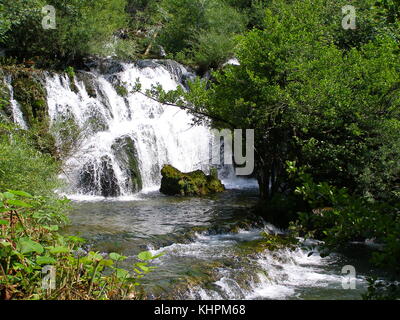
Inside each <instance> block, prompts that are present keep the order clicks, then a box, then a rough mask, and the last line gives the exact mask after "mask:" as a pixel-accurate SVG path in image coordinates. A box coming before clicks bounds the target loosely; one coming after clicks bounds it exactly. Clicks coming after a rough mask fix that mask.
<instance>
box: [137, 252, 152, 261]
mask: <svg viewBox="0 0 400 320" xmlns="http://www.w3.org/2000/svg"><path fill="white" fill-rule="evenodd" d="M138 258H139V259H140V260H144V261H147V260H151V259H153V255H152V254H151V252H150V251H143V252H140V253H139V254H138Z"/></svg>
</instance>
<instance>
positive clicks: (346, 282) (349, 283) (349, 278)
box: [342, 265, 357, 290]
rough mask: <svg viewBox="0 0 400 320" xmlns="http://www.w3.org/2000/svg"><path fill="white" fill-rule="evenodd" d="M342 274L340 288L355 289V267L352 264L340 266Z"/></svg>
mask: <svg viewBox="0 0 400 320" xmlns="http://www.w3.org/2000/svg"><path fill="white" fill-rule="evenodd" d="M342 274H345V276H343V279H342V288H343V289H345V290H355V289H356V283H357V278H356V268H354V266H352V265H346V266H344V267H343V268H342Z"/></svg>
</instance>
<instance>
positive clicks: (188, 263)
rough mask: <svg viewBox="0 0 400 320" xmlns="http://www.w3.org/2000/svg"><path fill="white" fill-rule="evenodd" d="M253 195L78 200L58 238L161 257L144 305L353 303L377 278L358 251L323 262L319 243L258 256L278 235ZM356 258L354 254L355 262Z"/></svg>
mask: <svg viewBox="0 0 400 320" xmlns="http://www.w3.org/2000/svg"><path fill="white" fill-rule="evenodd" d="M257 196H258V193H257V189H256V188H251V187H248V188H244V189H230V190H227V191H226V192H224V193H222V194H218V195H213V196H208V197H201V198H183V197H167V196H164V195H162V194H160V193H159V192H158V191H156V190H154V191H147V192H142V193H139V194H137V195H135V196H132V197H125V198H124V197H122V198H116V199H113V200H110V199H108V200H107V199H105V198H104V199H102V198H99V197H98V198H93V197H91V198H84V197H83V198H82V197H81V198H78V199H75V201H74V203H73V207H74V209H73V212H72V213H71V215H70V218H71V221H72V224H71V226H69V227H68V228H67V229H66V230H65V232H67V233H69V234H75V235H79V236H82V237H85V238H86V239H88V243H89V245H90V249H92V250H98V251H100V252H112V251H114V252H118V253H121V254H124V255H126V256H128V257H129V259H128V260H127V261H126V262H124V265H123V267H126V268H129V267H130V266H131V265H132V263H133V262H134V261H136V260H135V256H136V255H137V254H138V253H139V252H140V251H143V250H151V251H152V252H153V253H154V254H157V253H161V252H164V253H165V254H164V255H163V256H162V257H160V258H158V259H156V260H154V261H153V263H152V265H153V266H156V267H157V269H156V270H155V271H154V272H153V273H151V274H149V275H147V276H146V278H145V280H144V281H143V286H144V291H145V296H146V298H149V299H159V298H162V299H360V298H361V294H362V293H364V292H365V291H366V287H367V281H366V277H368V276H371V275H376V273H377V271H376V270H373V269H372V268H371V266H370V265H369V264H368V262H367V260H366V257H367V254H366V249H365V247H364V246H360V245H358V246H355V247H352V248H349V250H348V252H347V253H346V252H344V253H332V254H331V255H329V256H328V257H325V258H322V257H321V256H320V255H319V253H318V243H317V242H315V241H311V240H307V241H305V240H304V239H300V242H299V245H297V246H296V247H295V248H282V249H279V250H258V249H257V243H258V242H257V241H258V240H260V239H262V236H261V233H262V232H267V233H269V234H279V233H283V232H284V230H279V229H277V228H276V227H274V226H273V225H271V224H269V223H268V222H267V221H264V220H263V219H262V218H260V217H259V216H258V215H257V214H256V212H255V210H254V206H255V204H256V203H257V201H258V197H257ZM356 253H357V254H356ZM345 265H352V266H354V267H355V269H356V272H357V275H356V289H350V290H345V289H343V287H342V281H343V279H348V278H344V276H345V275H344V274H342V273H341V271H342V268H343V266H345Z"/></svg>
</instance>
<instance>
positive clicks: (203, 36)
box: [158, 0, 247, 70]
mask: <svg viewBox="0 0 400 320" xmlns="http://www.w3.org/2000/svg"><path fill="white" fill-rule="evenodd" d="M160 8H161V9H160V10H161V12H162V13H164V15H163V17H164V23H163V28H162V30H161V32H160V36H159V39H158V42H159V43H160V44H161V45H162V46H163V47H164V48H165V49H166V51H167V53H170V54H172V56H173V57H174V58H175V59H177V60H179V61H182V62H186V63H190V64H194V65H196V66H198V67H200V68H201V69H202V70H207V69H208V68H210V67H212V68H217V67H219V66H221V64H222V63H223V62H225V61H226V60H227V59H228V58H230V57H232V55H233V51H234V47H235V44H236V41H235V35H237V34H240V33H242V32H244V30H245V28H246V24H247V17H246V15H244V14H243V13H241V12H239V11H238V10H237V9H235V8H233V7H232V6H229V5H227V4H226V3H225V2H224V1H217V0H207V1H200V0H194V1H193V0H190V1H189V0H185V1H177V0H163V1H161V4H160Z"/></svg>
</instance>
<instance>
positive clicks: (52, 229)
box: [0, 190, 162, 300]
mask: <svg viewBox="0 0 400 320" xmlns="http://www.w3.org/2000/svg"><path fill="white" fill-rule="evenodd" d="M60 201H61V204H62V205H63V207H64V209H65V205H66V204H67V200H60ZM47 203H48V199H45V198H38V197H34V196H32V195H30V194H28V193H26V192H22V191H13V190H9V191H7V192H4V193H0V225H1V227H0V295H1V298H2V299H6V300H8V299H34V300H37V299H57V300H59V299H127V298H129V299H134V298H138V297H139V293H138V291H137V290H135V288H136V287H137V286H139V285H140V283H139V280H140V279H141V278H143V277H144V276H145V275H146V274H147V273H149V272H151V271H152V270H153V269H154V267H151V266H149V265H148V261H150V260H153V259H156V258H158V257H160V256H161V255H162V254H158V255H155V256H153V255H152V254H151V253H150V252H141V253H139V255H138V259H139V260H141V261H138V262H135V263H134V264H133V266H132V271H128V270H125V269H122V268H120V267H119V263H120V262H122V261H124V260H126V259H127V257H126V256H122V255H120V254H118V253H110V254H108V257H107V255H103V254H100V253H98V252H93V251H90V252H85V251H84V250H82V249H81V248H80V247H79V246H80V245H81V244H82V243H83V242H84V240H83V239H81V238H78V237H75V236H71V237H66V236H62V235H60V234H59V233H57V230H58V224H57V223H60V221H63V222H64V223H66V222H67V219H66V218H65V216H63V215H62V213H61V212H58V215H57V218H58V219H57V220H55V221H48V222H47V223H45V222H44V221H43V219H42V215H43V213H44V212H45V211H46V208H45V204H47ZM51 209H52V210H53V212H54V211H57V210H58V207H52V208H51ZM43 266H51V267H54V270H55V279H54V280H55V281H56V288H55V289H53V290H52V289H50V288H43V287H42V278H43V276H44V274H42V268H43Z"/></svg>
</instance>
